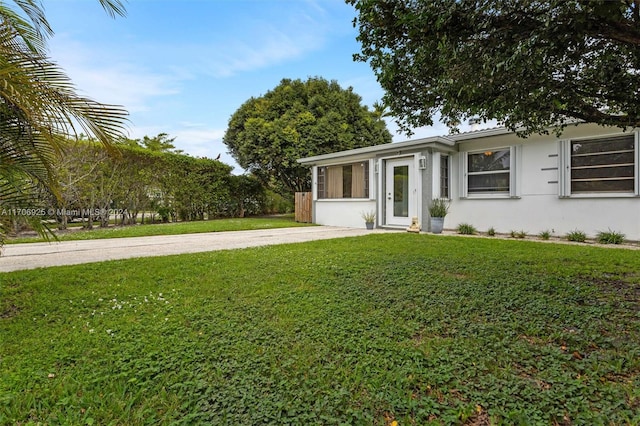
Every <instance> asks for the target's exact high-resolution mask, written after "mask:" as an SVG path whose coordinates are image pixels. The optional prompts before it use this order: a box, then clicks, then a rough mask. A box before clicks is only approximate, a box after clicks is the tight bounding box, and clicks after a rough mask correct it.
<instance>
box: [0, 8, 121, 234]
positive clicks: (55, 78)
mask: <svg viewBox="0 0 640 426" xmlns="http://www.w3.org/2000/svg"><path fill="white" fill-rule="evenodd" d="M13 3H14V4H15V6H16V7H14V8H11V7H9V6H8V5H7V4H6V3H1V4H0V210H1V211H4V212H9V215H8V216H15V214H14V213H12V212H15V209H17V208H21V207H33V202H34V200H35V199H36V198H37V195H38V194H41V193H42V192H50V193H51V194H54V195H56V196H57V195H59V192H60V191H59V187H58V185H57V182H56V181H55V179H54V174H53V173H52V164H53V161H54V159H55V157H56V156H58V155H60V153H61V143H62V142H63V141H64V140H65V139H66V138H67V137H68V136H71V135H77V133H78V132H77V130H78V129H81V131H84V132H86V133H87V134H89V135H91V136H93V137H95V138H96V139H97V140H99V141H100V142H101V143H102V144H104V145H107V146H109V145H111V143H112V141H113V140H114V139H117V138H119V137H121V135H122V131H123V129H124V124H125V122H126V115H127V113H126V111H125V110H124V109H122V108H121V107H118V106H113V105H104V104H100V103H98V102H95V101H93V100H91V99H89V98H85V97H82V96H79V95H78V94H77V93H76V92H75V89H74V87H73V84H72V83H71V81H70V80H69V78H68V77H67V76H66V75H65V73H64V72H63V71H62V70H61V69H60V68H59V67H58V66H57V65H56V64H55V63H53V62H52V61H51V60H50V59H49V58H48V57H47V56H46V51H47V39H48V37H49V36H51V35H52V34H53V31H52V30H51V27H50V26H49V23H48V22H47V20H46V17H45V14H44V9H43V7H42V5H41V3H40V2H39V1H36V0H15V1H14V2H13ZM100 3H101V5H102V6H103V7H104V8H105V10H106V11H107V12H108V13H109V14H111V15H112V16H113V15H115V14H119V15H123V14H124V8H123V5H122V3H121V2H120V0H100ZM28 219H29V222H30V224H31V226H32V227H34V228H35V229H36V230H38V231H40V232H41V233H43V234H44V233H45V231H46V229H45V228H44V227H43V225H42V222H41V220H40V219H41V217H39V216H32V217H28ZM6 223H7V220H6V218H5V219H2V220H0V244H1V243H2V241H3V237H4V235H5V232H6V226H5V224H6Z"/></svg>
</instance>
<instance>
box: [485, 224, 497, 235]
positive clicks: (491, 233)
mask: <svg viewBox="0 0 640 426" xmlns="http://www.w3.org/2000/svg"><path fill="white" fill-rule="evenodd" d="M487 235H488V236H490V237H495V235H496V230H495V229H494V228H493V226H492V227H491V228H489V229H488V230H487Z"/></svg>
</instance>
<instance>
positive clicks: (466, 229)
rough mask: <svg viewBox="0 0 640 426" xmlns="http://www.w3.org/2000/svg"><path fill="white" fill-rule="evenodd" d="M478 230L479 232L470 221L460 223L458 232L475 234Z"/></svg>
mask: <svg viewBox="0 0 640 426" xmlns="http://www.w3.org/2000/svg"><path fill="white" fill-rule="evenodd" d="M476 232H478V231H477V230H476V228H475V227H474V226H473V225H470V224H468V223H461V224H460V225H458V234H462V235H474V234H475V233H476Z"/></svg>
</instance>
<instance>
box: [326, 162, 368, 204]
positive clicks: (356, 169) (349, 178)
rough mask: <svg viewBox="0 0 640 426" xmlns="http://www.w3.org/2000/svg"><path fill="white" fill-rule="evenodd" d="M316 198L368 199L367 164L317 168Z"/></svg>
mask: <svg viewBox="0 0 640 426" xmlns="http://www.w3.org/2000/svg"><path fill="white" fill-rule="evenodd" d="M318 198H369V162H368V161H360V162H357V163H352V164H341V165H338V166H323V167H318Z"/></svg>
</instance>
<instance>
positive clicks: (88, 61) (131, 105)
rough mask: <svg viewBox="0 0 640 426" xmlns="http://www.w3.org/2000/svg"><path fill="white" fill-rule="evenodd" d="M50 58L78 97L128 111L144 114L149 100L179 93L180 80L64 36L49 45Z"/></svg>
mask: <svg viewBox="0 0 640 426" xmlns="http://www.w3.org/2000/svg"><path fill="white" fill-rule="evenodd" d="M50 48H51V56H52V57H53V59H54V61H55V62H56V63H58V65H60V67H61V68H63V69H64V70H65V72H66V73H67V75H68V76H69V77H70V78H71V80H72V81H73V83H74V85H75V87H76V89H77V91H78V93H79V94H81V95H83V96H87V97H89V98H91V99H94V100H96V101H98V102H101V103H109V104H117V105H123V106H124V107H125V108H126V109H127V110H129V112H138V111H146V110H148V109H149V108H150V106H149V101H150V100H151V99H152V98H155V97H159V96H168V95H176V94H178V93H180V80H181V79H182V77H178V76H177V75H173V74H161V73H158V72H154V71H151V70H148V69H145V68H144V67H142V66H140V65H139V64H135V63H133V62H128V61H127V59H126V57H125V56H124V55H123V56H120V57H117V58H113V57H110V56H111V55H110V54H109V53H108V52H106V51H105V50H101V51H100V53H98V52H97V51H96V50H93V49H90V48H89V47H88V46H85V45H84V44H82V43H80V42H78V41H75V40H73V39H71V38H69V37H68V36H66V35H64V34H59V35H56V37H54V39H53V40H52V41H51V43H50Z"/></svg>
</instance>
